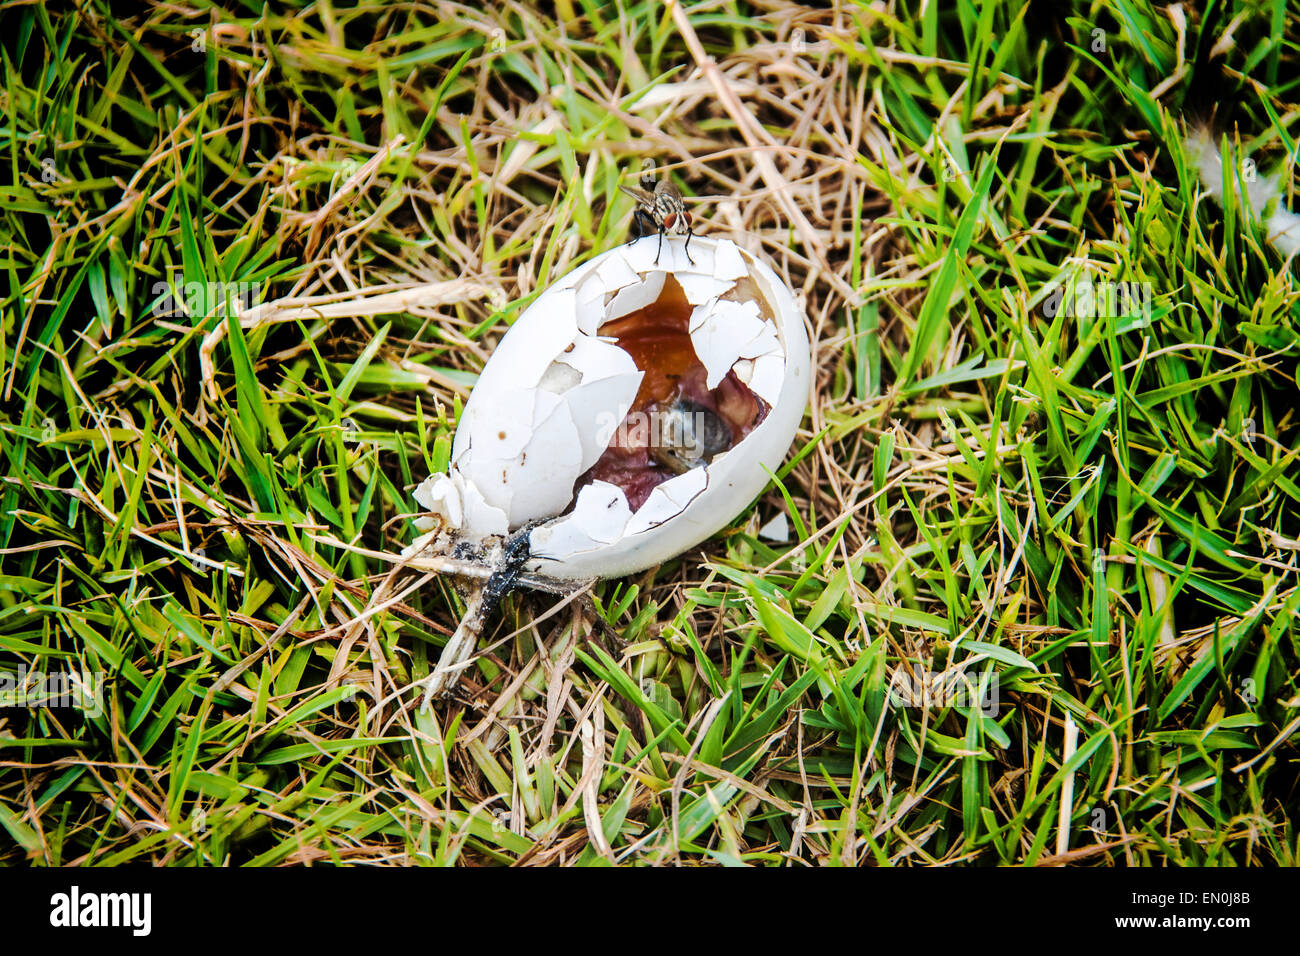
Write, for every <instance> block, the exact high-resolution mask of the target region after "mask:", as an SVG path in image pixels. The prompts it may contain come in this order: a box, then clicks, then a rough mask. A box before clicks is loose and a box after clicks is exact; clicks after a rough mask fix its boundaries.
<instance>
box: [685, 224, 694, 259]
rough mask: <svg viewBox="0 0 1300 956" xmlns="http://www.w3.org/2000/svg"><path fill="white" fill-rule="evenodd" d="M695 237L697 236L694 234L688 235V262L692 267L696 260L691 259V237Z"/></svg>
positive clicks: (689, 233) (688, 233)
mask: <svg viewBox="0 0 1300 956" xmlns="http://www.w3.org/2000/svg"><path fill="white" fill-rule="evenodd" d="M693 235H695V233H693V232H687V233H686V261H687V262H689V263H690V264H691V265H695V260H694V259H692V258H691V236H693Z"/></svg>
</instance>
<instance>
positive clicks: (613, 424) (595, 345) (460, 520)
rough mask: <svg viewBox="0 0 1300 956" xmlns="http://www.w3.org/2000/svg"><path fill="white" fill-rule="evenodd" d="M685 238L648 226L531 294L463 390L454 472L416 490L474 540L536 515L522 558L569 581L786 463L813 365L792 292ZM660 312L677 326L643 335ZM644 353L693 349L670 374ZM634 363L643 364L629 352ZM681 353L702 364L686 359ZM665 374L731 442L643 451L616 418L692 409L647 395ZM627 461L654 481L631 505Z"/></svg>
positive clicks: (762, 270)
mask: <svg viewBox="0 0 1300 956" xmlns="http://www.w3.org/2000/svg"><path fill="white" fill-rule="evenodd" d="M685 245H686V244H685V241H684V240H683V239H681V238H679V237H670V238H666V239H664V240H663V243H662V250H660V248H659V239H658V237H654V236H651V237H646V238H644V239H642V240H640V241H638V242H634V243H630V244H628V245H624V246H620V247H618V248H615V249H612V250H610V251H609V252H606V253H604V254H603V255H600V256H597V257H596V258H594V259H592V260H591V261H590V262H587V263H585V264H584V265H582V266H580V267H578V268H577V269H575V270H573V271H572V272H570V273H569V274H568V275H566V276H564V277H563V278H561V279H559V280H558V281H557V282H556V283H554V284H553V285H552V286H551V287H550V288H549V289H547V290H546V291H545V292H543V293H542V294H541V295H540V296H538V297H537V299H536V300H535V301H534V302H533V303H532V305H530V306H529V307H528V309H526V310H525V311H524V313H523V314H522V315H520V316H519V318H518V319H517V320H516V321H515V323H514V325H513V326H511V328H510V329H509V331H508V332H507V333H506V335H505V336H504V337H503V338H502V339H501V342H500V343H499V344H498V345H497V347H496V349H495V351H494V352H493V353H492V355H491V357H490V359H489V361H488V363H487V365H486V366H485V367H484V369H483V372H482V374H481V375H480V377H479V381H478V383H477V384H476V385H475V387H474V389H473V391H472V393H471V394H470V397H469V400H468V401H467V402H466V404H465V409H464V413H463V415H462V417H461V420H460V422H459V425H458V428H457V432H456V436H455V440H454V441H453V444H452V465H451V469H450V471H449V474H447V475H435V476H432V477H430V478H429V479H428V480H427V481H425V482H424V483H423V484H422V485H421V486H420V487H419V488H417V489H416V492H415V497H416V501H417V502H418V503H419V504H420V505H421V506H422V507H424V508H425V509H426V510H427V511H428V512H430V513H431V515H433V516H436V517H437V519H439V520H440V521H441V522H442V523H443V525H444V526H445V527H446V528H447V529H449V530H451V531H452V532H454V533H455V534H457V535H458V536H460V537H461V538H464V539H466V540H470V541H482V540H483V539H485V538H488V537H492V536H500V535H504V534H506V533H508V532H509V531H514V530H516V529H518V528H520V527H523V526H525V525H529V524H536V526H535V527H533V528H532V530H531V531H530V532H529V544H530V555H531V557H530V560H529V562H528V564H527V568H528V570H529V571H531V572H532V573H536V574H542V575H549V576H552V577H556V578H573V579H580V578H588V577H610V576H617V575H622V574H627V573H630V572H632V571H636V570H640V569H642V568H645V567H649V566H651V565H654V564H658V563H660V562H662V561H664V560H667V559H669V558H671V557H673V556H675V555H676V554H678V553H680V552H682V551H684V550H686V549H687V548H690V547H692V546H693V545H695V544H697V543H699V542H700V541H702V540H703V539H705V538H707V537H709V536H710V535H711V534H713V533H715V532H716V531H718V530H719V529H721V528H722V527H724V526H725V525H727V524H728V523H729V522H730V521H731V520H732V519H733V518H734V517H735V516H736V515H737V514H738V513H739V512H740V511H742V510H743V509H744V508H745V507H746V506H747V505H748V504H749V502H750V501H751V500H752V499H753V498H754V497H755V496H756V495H757V494H758V493H759V492H761V491H762V490H763V488H764V487H765V486H766V484H767V482H768V480H769V474H770V473H771V472H773V471H775V470H776V469H777V468H778V467H779V466H780V463H781V461H782V459H783V458H784V457H785V453H786V451H787V450H788V448H789V446H790V442H791V440H792V439H793V437H794V434H795V431H796V429H797V428H798V426H799V422H800V421H801V420H802V418H803V410H804V406H805V404H806V399H807V395H808V384H809V379H810V355H809V347H808V339H807V335H806V333H805V331H804V318H803V314H802V312H801V310H800V309H799V308H798V306H797V305H796V304H795V300H794V297H793V295H792V294H791V292H790V290H789V289H788V288H787V287H786V286H785V284H784V283H782V282H781V280H780V279H779V278H778V277H777V276H776V274H775V273H773V272H772V270H771V269H770V268H769V267H768V266H767V265H766V264H764V263H763V262H762V261H760V260H758V259H756V258H755V257H754V256H753V255H752V254H750V253H748V252H745V251H744V250H742V249H740V248H739V247H738V246H736V245H735V244H734V243H732V242H729V241H726V240H712V239H708V238H705V237H694V238H692V240H691V244H690V256H689V257H688V256H687V254H686V248H685ZM656 256H658V258H659V262H658V264H656V263H655V258H656ZM692 260H693V262H692ZM669 277H672V279H673V282H672V283H671V286H672V290H673V291H671V292H670V290H669V283H668V279H669ZM741 279H744V280H747V281H744V282H739V283H738V282H737V280H741ZM672 296H677V297H678V298H676V300H675V301H676V302H678V303H680V302H682V297H684V298H685V302H686V303H687V305H685V306H683V308H687V309H690V310H691V311H689V312H679V313H672V309H676V308H677V306H673V305H671V301H673V300H672ZM665 309H667V310H668V311H663V310H665ZM661 313H662V315H663V316H664V318H663V319H659V318H657V317H656V316H659V315H660V314H661ZM670 314H679V315H681V316H682V319H681V321H682V322H683V325H682V326H681V327H680V332H673V331H671V330H670V328H669V326H664V332H663V335H664V336H666V337H663V338H655V335H658V334H659V333H656V332H654V331H653V330H654V329H655V328H657V326H655V325H654V323H655V322H659V321H665V322H667V321H676V320H670V319H668V318H667V316H669V315H670ZM628 322H632V323H634V324H633V325H632V326H629V325H628V324H627V323H628ZM647 323H649V324H648V325H647ZM606 324H610V325H609V329H605V328H604V326H606ZM633 328H634V329H637V330H638V331H636V332H629V331H628V330H629V329H633ZM611 330H617V331H611ZM629 334H634V335H640V336H643V338H641V339H637V340H636V341H638V342H639V343H640V344H639V345H637V346H635V347H634V346H633V345H632V344H629V342H631V341H632V340H629V339H626V338H623V336H626V335H629ZM647 334H649V335H650V338H649V339H646V338H644V336H645V335H647ZM673 336H678V338H673ZM620 342H622V343H623V344H622V345H620V344H619V343H620ZM673 343H679V344H673ZM680 343H688V344H685V345H683V344H680ZM683 348H685V353H682V351H681V350H682V349H683ZM628 349H630V350H631V351H628ZM692 350H693V351H694V355H693V356H691V355H690V353H691V351H692ZM634 355H638V356H641V358H640V359H634V358H633V356H634ZM682 355H685V356H688V357H689V358H686V359H683V358H682V357H681V356H682ZM655 356H678V358H675V359H671V360H672V361H682V360H685V361H687V362H688V364H687V365H686V366H685V367H684V371H682V372H672V373H670V372H668V371H667V370H666V369H669V368H676V367H677V366H664V365H662V364H654V363H659V362H662V361H669V360H670V359H669V358H655ZM638 361H644V362H650V363H651V365H650V366H648V367H647V368H638V367H637V362H638ZM691 362H693V363H695V364H694V366H693V367H694V368H695V369H698V370H699V371H697V372H690V368H691V367H692V366H691V365H690V364H689V363H691ZM650 372H653V374H652V375H651V374H649V373H650ZM732 373H734V374H732ZM665 375H667V378H665ZM694 375H698V376H699V377H698V378H693V377H692V376H694ZM692 381H693V382H696V383H698V384H696V385H690V382H692ZM673 382H678V384H677V385H676V386H672V383H673ZM665 383H667V385H665ZM728 383H730V384H728ZM668 386H672V387H674V388H676V389H677V390H678V391H677V392H676V393H672V394H680V395H681V396H683V399H684V398H685V397H686V396H688V395H689V396H693V397H691V399H690V403H688V404H687V405H684V406H681V408H683V409H690V410H691V411H690V414H696V415H705V414H707V415H713V416H714V418H715V419H716V418H717V417H718V416H724V419H723V420H724V421H729V422H730V430H729V431H728V429H723V430H722V431H721V432H720V433H718V432H717V427H718V426H716V425H715V426H711V428H710V429H708V430H706V433H711V434H720V435H721V438H722V440H723V441H726V440H727V435H728V434H729V433H730V434H731V435H732V436H733V437H732V438H731V439H730V444H729V446H724V447H723V448H722V449H721V450H719V449H717V448H716V447H714V448H713V449H712V450H711V453H710V455H709V456H707V457H705V458H699V457H694V458H690V459H686V460H685V462H684V463H682V460H681V459H678V460H676V461H675V462H674V463H673V464H674V467H673V470H672V471H668V470H667V466H666V465H662V464H657V463H656V462H657V459H656V458H655V456H654V455H651V457H650V459H649V461H648V463H646V458H645V455H646V454H647V451H650V452H653V451H654V448H653V447H652V446H646V445H645V444H644V442H642V443H641V444H638V441H639V439H633V438H629V437H628V433H627V432H625V431H622V429H624V428H625V427H626V426H627V425H628V423H630V422H633V421H634V420H635V419H637V417H638V416H641V417H644V416H645V415H646V414H648V413H653V414H658V415H665V414H686V412H685V411H682V412H680V413H678V412H672V411H671V410H668V409H667V407H666V406H663V405H662V404H654V402H661V399H655V398H654V397H653V394H652V393H654V392H655V390H656V389H659V390H660V392H659V394H662V389H663V388H664V387H668ZM701 388H702V389H705V391H703V392H695V391H690V390H689V389H701ZM646 389H649V390H650V391H649V392H646V391H645V390H646ZM701 402H703V405H701V404H700V403H701ZM673 407H674V408H677V407H678V406H673ZM737 415H739V416H740V417H739V418H735V417H734V416H737ZM726 416H731V417H726ZM737 423H739V426H743V427H741V428H740V430H739V431H737V428H738V427H739V426H738V424H737ZM666 433H667V432H666ZM688 433H689V432H688ZM676 434H679V435H680V434H682V432H680V431H678V432H676ZM638 449H641V450H638ZM611 455H613V456H614V457H613V458H610V456H611ZM638 455H639V456H641V457H638ZM638 462H641V463H640V464H638ZM692 462H694V464H692ZM597 465H599V467H596V466H597ZM602 469H604V471H602ZM627 469H632V470H631V471H630V472H629V471H627ZM675 471H680V472H681V473H679V474H674V473H673V472H675ZM606 472H608V473H609V474H611V475H613V478H612V479H611V480H604V479H603V478H601V477H599V476H600V475H601V474H604V473H606ZM624 473H626V474H632V475H643V476H644V480H645V481H646V482H647V483H648V482H652V481H653V482H656V483H655V484H654V485H653V487H649V490H648V493H647V492H646V491H645V488H646V487H648V484H647V485H642V486H641V490H640V491H638V492H637V497H636V498H635V500H636V501H639V502H641V504H640V506H639V507H636V508H633V507H632V506H631V505H630V504H629V500H630V499H629V494H630V492H626V491H625V490H624V489H625V488H631V487H632V485H629V484H627V481H630V480H637V481H639V480H642V479H641V478H635V479H634V478H627V479H625V478H621V477H618V476H619V475H621V474H624ZM620 485H622V487H620Z"/></svg>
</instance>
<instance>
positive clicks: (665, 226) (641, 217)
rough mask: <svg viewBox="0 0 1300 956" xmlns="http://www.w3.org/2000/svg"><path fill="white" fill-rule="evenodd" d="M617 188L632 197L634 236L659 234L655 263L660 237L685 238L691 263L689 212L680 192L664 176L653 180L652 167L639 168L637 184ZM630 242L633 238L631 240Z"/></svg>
mask: <svg viewBox="0 0 1300 956" xmlns="http://www.w3.org/2000/svg"><path fill="white" fill-rule="evenodd" d="M618 188H619V189H621V190H623V192H625V193H627V194H628V195H629V196H631V197H632V198H633V199H635V200H636V212H635V213H634V214H633V221H634V222H635V224H636V227H637V236H636V238H637V239H640V238H641V237H642V236H648V235H649V234H650V233H652V232H657V233H659V249H658V251H657V252H656V253H655V265H659V256H660V254H661V253H662V252H663V251H664V236H665V235H669V236H685V237H686V258H687V260H688V261H689V262H690V264H691V265H695V260H694V259H692V258H691V236H693V235H695V233H694V232H692V231H691V214H690V213H689V212H687V210H686V206H685V205H684V204H683V203H682V194H681V193H680V192H679V191H678V190H677V187H676V186H674V185H673V184H672V182H670V181H669V180H667V179H661V180H659V181H658V182H655V178H654V175H653V166H651V167H650V168H643V169H642V171H641V186H640V188H637V187H636V186H623V185H620V186H619V187H618ZM632 241H633V242H635V241H636V239H634V240H632Z"/></svg>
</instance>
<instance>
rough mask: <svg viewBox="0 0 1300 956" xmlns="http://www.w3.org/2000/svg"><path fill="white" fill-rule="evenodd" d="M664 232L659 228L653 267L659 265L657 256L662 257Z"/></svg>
mask: <svg viewBox="0 0 1300 956" xmlns="http://www.w3.org/2000/svg"><path fill="white" fill-rule="evenodd" d="M664 231H665V230H664V229H663V228H660V230H659V251H658V252H656V253H655V265H659V256H660V255H662V254H663V251H664Z"/></svg>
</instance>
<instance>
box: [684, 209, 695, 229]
mask: <svg viewBox="0 0 1300 956" xmlns="http://www.w3.org/2000/svg"><path fill="white" fill-rule="evenodd" d="M682 215H683V216H685V217H686V225H688V226H689V225H690V224H691V223H692V222H693V221H694V220H692V219H691V214H690V213H689V212H684V213H682Z"/></svg>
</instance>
